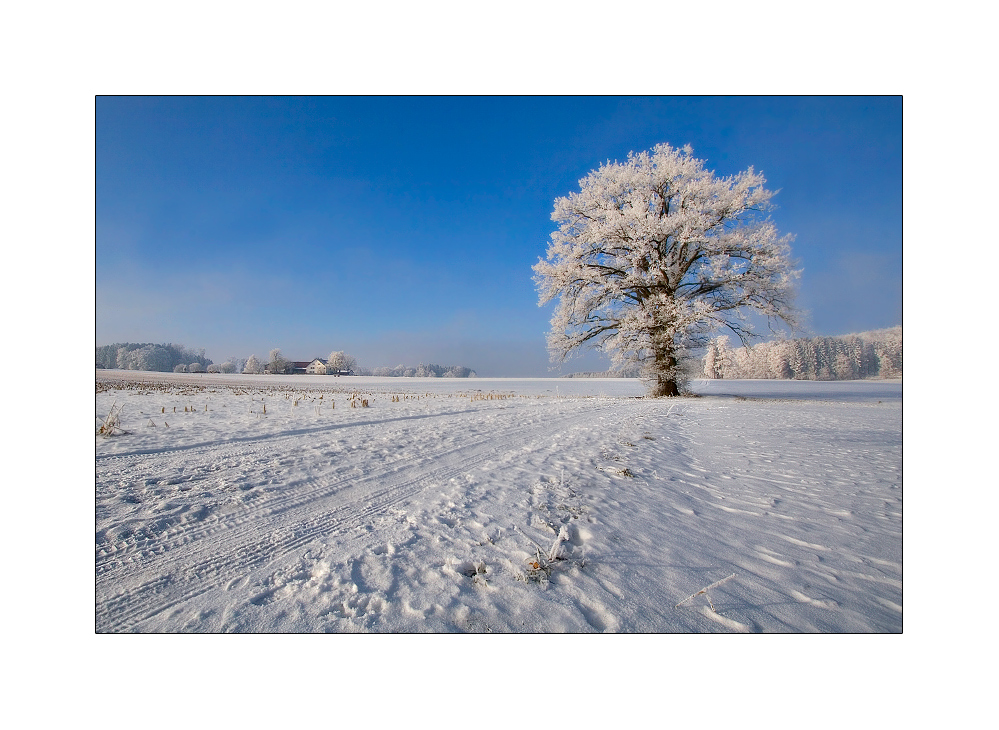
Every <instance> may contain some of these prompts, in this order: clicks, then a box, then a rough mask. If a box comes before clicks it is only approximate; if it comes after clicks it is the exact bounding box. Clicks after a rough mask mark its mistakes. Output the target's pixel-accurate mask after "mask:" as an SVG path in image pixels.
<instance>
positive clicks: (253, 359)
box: [243, 355, 264, 375]
mask: <svg viewBox="0 0 999 730" xmlns="http://www.w3.org/2000/svg"><path fill="white" fill-rule="evenodd" d="M243 372H244V373H247V374H248V375H259V374H260V373H262V372H264V366H263V365H262V364H261V363H260V360H258V359H257V356H256V355H250V356H249V357H248V358H246V365H244V366H243Z"/></svg>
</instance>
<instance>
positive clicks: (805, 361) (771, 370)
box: [702, 326, 902, 380]
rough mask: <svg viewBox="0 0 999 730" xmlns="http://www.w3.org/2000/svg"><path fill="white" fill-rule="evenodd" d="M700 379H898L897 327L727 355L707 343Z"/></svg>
mask: <svg viewBox="0 0 999 730" xmlns="http://www.w3.org/2000/svg"><path fill="white" fill-rule="evenodd" d="M702 362H703V372H702V377H705V378H713V379H718V378H724V379H738V378H760V379H771V380H774V379H776V380H861V379H864V378H900V377H902V327H901V326H898V327H891V328H890V329H883V330H874V331H871V332H860V333H856V334H849V335H839V336H836V337H808V338H799V339H794V340H778V341H775V342H763V343H760V344H758V345H754V346H752V347H740V348H737V349H729V347H728V337H724V336H722V337H716V338H715V339H713V340H711V342H709V343H708V347H707V351H706V352H705V354H704V358H703V361H702Z"/></svg>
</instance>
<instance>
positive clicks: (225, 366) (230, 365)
mask: <svg viewBox="0 0 999 730" xmlns="http://www.w3.org/2000/svg"><path fill="white" fill-rule="evenodd" d="M219 372H220V373H234V372H236V363H234V362H232V361H231V360H227V361H226V362H224V363H222V364H221V365H219Z"/></svg>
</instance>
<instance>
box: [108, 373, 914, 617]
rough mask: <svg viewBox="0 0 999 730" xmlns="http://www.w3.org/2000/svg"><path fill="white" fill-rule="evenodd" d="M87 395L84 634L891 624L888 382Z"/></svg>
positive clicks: (137, 384)
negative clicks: (94, 429) (652, 390)
mask: <svg viewBox="0 0 999 730" xmlns="http://www.w3.org/2000/svg"><path fill="white" fill-rule="evenodd" d="M97 385H98V393H97V396H96V413H95V415H96V416H98V417H99V418H100V419H101V420H103V419H104V417H105V416H107V414H108V411H109V410H110V408H111V406H112V404H117V405H119V406H123V411H122V416H121V425H122V427H123V428H124V429H125V431H126V433H124V434H122V435H116V436H112V437H108V438H105V437H101V436H98V437H96V534H95V563H96V611H95V616H96V628H97V631H98V632H335V633H354V632H411V633H421V632H493V633H499V632H517V633H527V632H574V633H575V632H624V633H634V632H687V633H705V632H721V633H730V632H754V633H755V632H792V633H800V632H856V633H868V632H901V631H902V476H901V472H902V383H901V381H850V382H843V381H837V382H798V381H773V380H766V381H762V380H761V381H727V380H711V381H707V380H705V381H696V382H695V383H694V391H695V393H698V394H699V395H700V397H689V398H681V399H672V400H661V399H660V400H653V399H646V398H643V397H641V396H642V394H643V392H644V389H643V386H642V384H641V383H640V382H638V381H636V380H629V379H622V378H611V379H594V380H591V379H484V378H473V379H451V378H448V379H436V378H426V379H417V378H377V377H343V378H331V377H324V376H301V375H299V376H249V375H219V374H213V375H208V374H204V375H196V374H172V373H170V374H166V373H141V372H135V371H98V373H97ZM362 399H363V400H366V401H367V402H368V407H361V405H360V402H361V400H362ZM351 400H354V401H355V402H356V403H357V406H358V407H351ZM265 409H266V413H265V412H264V411H265ZM733 574H734V577H731V578H729V576H732V575H733ZM713 584H717V585H714V586H713ZM710 586H713V587H710ZM709 587H710V588H709ZM705 588H708V590H707V591H706V592H704V593H700V594H699V592H700V591H702V589H705Z"/></svg>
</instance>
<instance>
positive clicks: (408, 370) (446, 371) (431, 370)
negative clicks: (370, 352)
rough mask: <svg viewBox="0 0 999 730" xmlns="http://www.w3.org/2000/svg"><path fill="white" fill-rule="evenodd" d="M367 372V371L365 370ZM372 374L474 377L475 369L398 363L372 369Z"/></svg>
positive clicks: (460, 366) (409, 376)
mask: <svg viewBox="0 0 999 730" xmlns="http://www.w3.org/2000/svg"><path fill="white" fill-rule="evenodd" d="M365 374H367V371H365ZM370 374H371V375H378V376H380V377H387V378H474V377H475V371H474V370H472V369H471V368H466V367H465V366H464V365H433V364H430V365H424V364H423V363H420V364H419V365H417V366H416V367H415V368H413V367H406V366H405V365H396V366H395V367H394V368H390V367H379V368H375V369H373V370H371V371H370Z"/></svg>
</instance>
